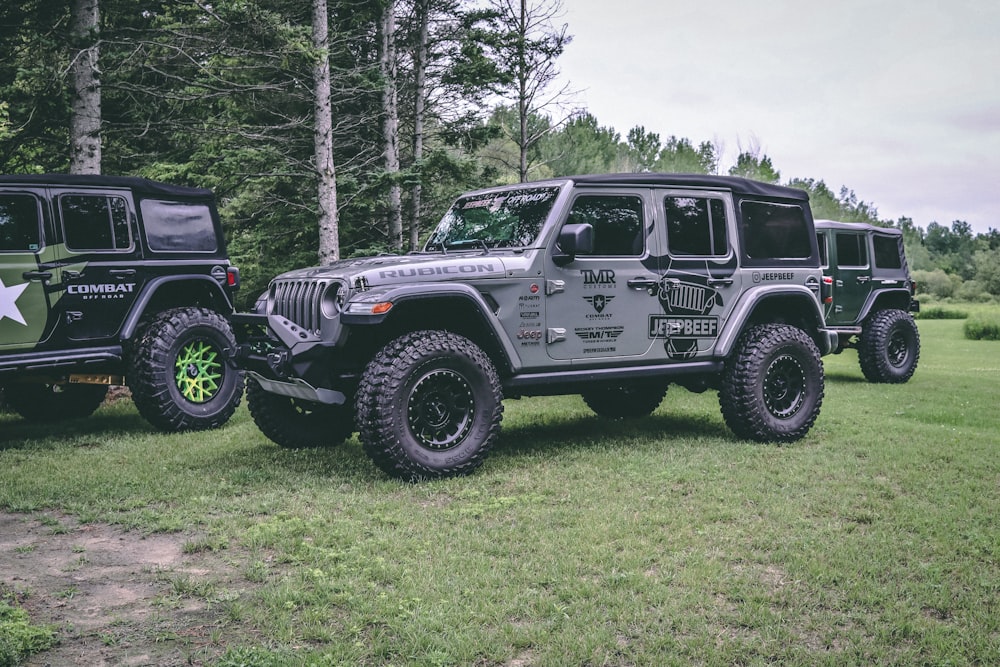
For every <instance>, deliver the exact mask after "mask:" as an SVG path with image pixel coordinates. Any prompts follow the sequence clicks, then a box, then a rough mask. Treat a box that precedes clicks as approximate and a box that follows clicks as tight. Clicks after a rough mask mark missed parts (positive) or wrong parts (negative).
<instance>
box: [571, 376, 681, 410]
mask: <svg viewBox="0 0 1000 667" xmlns="http://www.w3.org/2000/svg"><path fill="white" fill-rule="evenodd" d="M666 393H667V386H666V385H665V384H662V383H649V382H602V383H601V384H597V385H594V386H593V387H588V388H587V389H586V390H585V391H584V392H582V393H581V394H580V395H581V396H582V397H583V402H584V403H586V404H587V407H588V408H590V409H591V410H593V411H594V413H595V414H596V415H598V416H600V417H606V418H608V419H630V418H634V417H645V416H646V415H650V414H652V413H653V410H655V409H656V408H658V407H659V406H660V403H662V402H663V397H664V396H665V395H666Z"/></svg>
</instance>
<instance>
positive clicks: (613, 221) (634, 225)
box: [566, 195, 645, 257]
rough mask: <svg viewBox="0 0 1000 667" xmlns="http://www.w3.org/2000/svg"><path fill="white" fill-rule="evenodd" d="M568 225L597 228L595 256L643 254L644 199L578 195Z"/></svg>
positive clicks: (623, 196)
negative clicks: (585, 225) (586, 225)
mask: <svg viewBox="0 0 1000 667" xmlns="http://www.w3.org/2000/svg"><path fill="white" fill-rule="evenodd" d="M566 222H567V223H568V224H584V223H586V224H589V225H591V226H592V227H593V228H594V255H603V256H605V257H616V256H632V255H641V254H642V252H643V242H644V241H645V231H644V230H645V228H644V226H643V216H642V199H640V198H639V197H632V196H628V195H615V196H611V195H585V196H582V197H577V198H576V201H574V202H573V208H572V209H571V210H570V212H569V218H568V219H567V221H566Z"/></svg>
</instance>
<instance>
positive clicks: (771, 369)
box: [233, 174, 837, 480]
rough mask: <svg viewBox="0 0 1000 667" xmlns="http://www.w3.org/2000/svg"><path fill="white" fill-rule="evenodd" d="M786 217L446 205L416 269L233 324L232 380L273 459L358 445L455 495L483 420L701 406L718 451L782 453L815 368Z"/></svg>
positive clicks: (322, 284) (323, 280)
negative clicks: (522, 404) (572, 401)
mask: <svg viewBox="0 0 1000 667" xmlns="http://www.w3.org/2000/svg"><path fill="white" fill-rule="evenodd" d="M821 279H822V272H821V270H820V262H819V250H818V247H817V242H816V233H815V229H814V226H813V219H812V213H811V211H810V209H809V203H808V196H807V195H806V194H805V193H804V192H802V191H800V190H795V189H791V188H786V187H781V186H775V185H768V184H764V183H758V182H754V181H749V180H745V179H740V178H731V177H722V176H702V175H684V174H612V175H597V176H581V177H572V178H566V179H558V180H551V181H545V182H538V183H523V184H519V185H514V186H506V187H498V188H490V189H486V190H480V191H476V192H471V193H468V194H466V195H463V196H462V197H460V198H459V199H458V200H457V201H456V202H455V203H454V205H453V206H452V207H451V208H450V209H449V210H448V212H447V213H446V214H445V215H444V218H443V219H442V220H441V222H440V223H439V225H438V226H437V228H436V229H435V230H434V231H433V232H432V233H431V234H430V236H429V238H428V239H427V242H426V243H425V244H424V246H423V248H422V249H421V250H420V251H418V252H413V253H410V254H409V255H406V256H391V257H390V256H381V257H372V258H365V259H352V260H345V261H340V262H335V263H334V264H332V265H330V266H325V267H317V268H310V269H302V270H298V271H292V272H289V273H286V274H284V275H281V276H278V277H277V278H275V279H274V280H273V281H272V282H271V284H270V286H269V288H268V290H267V292H266V293H265V294H263V295H262V296H261V298H260V299H259V300H258V302H257V306H256V307H255V312H254V313H249V314H238V315H236V316H234V320H233V321H234V324H235V325H236V326H235V329H236V335H237V339H238V340H239V342H240V345H239V346H238V348H237V354H236V360H235V361H236V364H237V365H238V366H239V367H240V368H243V369H245V370H246V371H247V374H248V381H247V403H248V406H249V408H250V413H251V414H252V416H253V418H254V420H255V421H256V423H257V425H258V427H259V428H260V429H261V431H263V433H264V434H265V435H266V436H267V437H269V438H270V439H271V440H273V441H274V442H276V443H278V444H279V445H281V446H284V447H313V446H331V445H336V444H339V443H340V442H342V441H343V440H344V439H346V438H347V437H349V436H350V435H351V433H353V432H355V431H356V432H358V433H359V436H360V440H361V443H362V445H363V447H364V450H365V452H366V453H367V454H368V456H369V457H370V458H371V459H372V460H373V461H374V462H375V464H376V465H378V466H379V467H380V468H381V469H382V470H384V471H385V472H386V473H388V474H390V475H393V476H397V477H400V478H403V479H409V480H415V479H424V478H434V477H446V476H451V475H459V474H466V473H469V472H471V471H472V470H474V469H476V468H477V467H478V466H479V465H480V464H481V463H482V462H483V460H484V458H485V457H486V455H487V453H488V452H489V450H490V448H491V447H492V446H493V444H494V442H495V441H496V439H497V434H498V432H499V429H500V421H501V417H502V411H503V405H502V402H501V401H502V399H504V398H517V397H521V396H537V395H555V394H581V395H582V396H583V399H584V401H586V404H587V405H588V406H589V407H590V408H591V409H592V410H593V411H594V412H595V413H597V414H598V415H601V416H603V417H606V418H609V419H624V418H629V417H639V416H644V415H648V414H650V413H651V412H652V411H653V410H655V409H656V408H657V406H659V405H660V403H661V402H662V400H663V398H664V396H665V395H666V392H667V388H668V387H669V385H671V384H676V385H680V386H682V387H686V388H688V389H690V390H692V391H705V390H709V389H711V390H715V391H718V394H719V403H720V407H721V411H722V415H723V417H724V419H725V422H726V424H727V425H728V426H729V428H730V429H731V430H732V431H733V432H734V433H735V434H736V435H737V436H739V437H741V438H746V439H751V440H756V441H760V442H790V441H794V440H798V439H799V438H802V437H803V436H804V435H805V434H806V433H807V432H808V431H809V429H810V428H811V427H812V425H813V423H814V421H815V420H816V417H817V415H818V414H819V410H820V405H821V403H822V399H823V391H824V376H823V366H822V363H821V361H820V356H821V355H822V354H826V353H829V352H831V351H832V350H834V349H835V348H836V347H837V334H836V333H835V332H833V331H831V330H830V329H828V328H827V326H826V324H825V321H824V313H823V308H822V306H821V303H820V289H821Z"/></svg>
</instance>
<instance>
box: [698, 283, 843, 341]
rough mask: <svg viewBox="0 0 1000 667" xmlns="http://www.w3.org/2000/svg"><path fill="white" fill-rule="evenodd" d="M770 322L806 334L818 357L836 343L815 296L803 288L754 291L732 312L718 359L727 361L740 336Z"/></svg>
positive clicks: (721, 337) (720, 337)
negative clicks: (812, 343) (826, 326)
mask: <svg viewBox="0 0 1000 667" xmlns="http://www.w3.org/2000/svg"><path fill="white" fill-rule="evenodd" d="M769 322H774V323H782V324H791V325H793V326H796V327H798V328H800V329H802V330H803V331H805V332H806V333H807V334H808V335H809V336H810V337H811V338H812V339H813V341H814V342H815V343H816V346H817V347H818V348H819V350H820V353H821V354H824V355H825V354H829V353H830V352H831V351H832V350H833V349H834V348H835V347H836V341H834V340H831V338H830V336H829V334H828V332H826V330H825V329H824V324H825V320H824V318H823V313H822V311H821V310H820V306H819V302H818V300H817V298H816V295H815V294H814V293H813V292H812V291H810V290H809V289H808V288H806V287H801V288H791V289H785V290H781V291H774V290H767V291H764V290H757V291H754V292H751V293H750V294H748V295H747V298H746V299H744V300H743V301H741V302H740V303H739V304H737V306H736V307H735V308H734V309H733V312H732V313H731V315H730V322H729V324H728V325H727V326H726V329H725V331H724V332H723V333H722V335H721V336H719V341H718V344H717V346H716V351H717V355H718V356H723V357H728V356H729V354H730V353H731V352H732V351H733V348H734V347H735V346H736V342H737V341H738V340H739V339H740V336H742V335H743V332H744V331H746V330H747V329H749V328H750V327H753V326H755V325H758V324H766V323H769Z"/></svg>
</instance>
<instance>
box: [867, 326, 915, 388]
mask: <svg viewBox="0 0 1000 667" xmlns="http://www.w3.org/2000/svg"><path fill="white" fill-rule="evenodd" d="M919 360H920V333H919V332H918V331H917V323H916V322H914V321H913V316H912V315H910V314H909V313H907V312H906V311H903V310H898V309H891V310H880V311H878V312H876V313H875V314H874V315H872V316H871V317H870V318H868V321H867V322H865V325H864V327H863V328H862V330H861V340H860V341H859V344H858V362H859V363H860V364H861V372H862V373H864V376H865V378H866V379H867V380H868V381H869V382H885V383H890V384H902V383H903V382H906V381H907V380H909V379H910V378H911V377H913V373H914V371H916V370H917V361H919Z"/></svg>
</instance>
